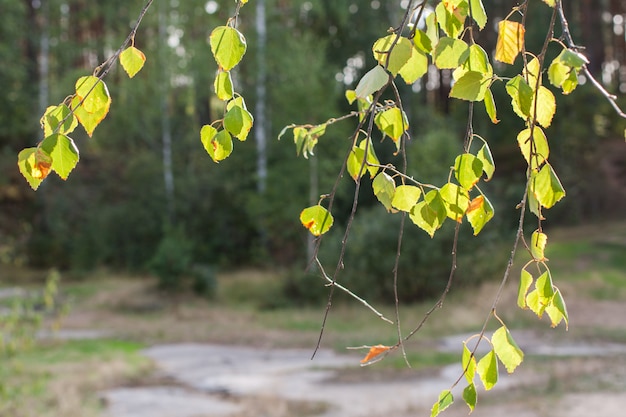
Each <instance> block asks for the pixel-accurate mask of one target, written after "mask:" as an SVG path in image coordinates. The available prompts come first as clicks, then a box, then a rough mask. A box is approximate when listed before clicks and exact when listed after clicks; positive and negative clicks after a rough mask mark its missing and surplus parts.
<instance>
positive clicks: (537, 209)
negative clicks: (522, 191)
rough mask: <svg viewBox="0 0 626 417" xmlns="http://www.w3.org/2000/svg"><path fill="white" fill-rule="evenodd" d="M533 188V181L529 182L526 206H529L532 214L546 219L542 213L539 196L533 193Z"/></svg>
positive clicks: (540, 218)
mask: <svg viewBox="0 0 626 417" xmlns="http://www.w3.org/2000/svg"><path fill="white" fill-rule="evenodd" d="M531 188H532V183H530V184H528V200H527V202H526V206H528V210H530V212H531V213H532V214H534V215H535V216H537V218H538V219H539V220H545V219H546V218H545V217H543V215H542V214H541V204H539V201H537V197H535V194H533V192H532V190H531Z"/></svg>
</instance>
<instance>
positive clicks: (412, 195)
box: [391, 185, 422, 212]
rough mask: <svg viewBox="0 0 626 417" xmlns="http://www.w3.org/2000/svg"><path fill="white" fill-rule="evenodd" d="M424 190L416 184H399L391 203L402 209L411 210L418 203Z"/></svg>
mask: <svg viewBox="0 0 626 417" xmlns="http://www.w3.org/2000/svg"><path fill="white" fill-rule="evenodd" d="M421 195H422V190H420V189H419V187H416V186H414V185H399V186H398V187H396V192H395V193H394V195H393V199H392V200H391V205H392V206H393V207H394V208H396V209H398V210H401V211H406V212H410V211H411V209H412V208H413V206H415V205H416V204H417V201H418V200H419V198H420V196H421Z"/></svg>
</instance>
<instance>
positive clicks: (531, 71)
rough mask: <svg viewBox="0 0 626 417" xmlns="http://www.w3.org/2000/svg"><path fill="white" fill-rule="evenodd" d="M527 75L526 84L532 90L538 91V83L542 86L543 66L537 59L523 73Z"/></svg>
mask: <svg viewBox="0 0 626 417" xmlns="http://www.w3.org/2000/svg"><path fill="white" fill-rule="evenodd" d="M522 74H524V75H525V77H526V78H525V79H526V82H527V83H528V85H529V86H530V88H532V89H533V91H535V90H536V89H537V82H538V83H539V85H541V64H540V62H539V60H538V59H537V58H533V59H531V60H530V61H529V62H528V65H527V66H526V67H525V68H524V70H523V71H522Z"/></svg>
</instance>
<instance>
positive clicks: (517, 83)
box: [506, 75, 533, 119]
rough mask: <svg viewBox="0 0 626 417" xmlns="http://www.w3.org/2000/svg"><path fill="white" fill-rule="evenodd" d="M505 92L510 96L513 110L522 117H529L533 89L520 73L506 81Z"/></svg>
mask: <svg viewBox="0 0 626 417" xmlns="http://www.w3.org/2000/svg"><path fill="white" fill-rule="evenodd" d="M506 92H507V93H508V94H509V97H511V105H512V106H513V111H514V112H515V114H517V115H518V116H519V117H521V118H522V119H526V118H527V117H530V109H531V104H532V101H533V89H532V88H531V87H530V86H529V85H528V83H527V82H526V80H524V78H523V77H522V76H521V75H516V76H515V77H513V78H512V79H510V80H509V81H508V82H507V83H506Z"/></svg>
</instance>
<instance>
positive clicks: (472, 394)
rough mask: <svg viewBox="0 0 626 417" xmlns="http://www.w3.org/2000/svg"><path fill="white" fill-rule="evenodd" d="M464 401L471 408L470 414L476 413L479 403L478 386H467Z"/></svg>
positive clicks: (472, 384)
mask: <svg viewBox="0 0 626 417" xmlns="http://www.w3.org/2000/svg"><path fill="white" fill-rule="evenodd" d="M463 400H464V401H465V404H467V406H468V407H469V409H470V413H471V412H472V411H474V408H476V402H477V401H478V395H477V394H476V385H474V383H473V382H472V383H470V384H469V385H468V386H466V387H465V389H464V390H463Z"/></svg>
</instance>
